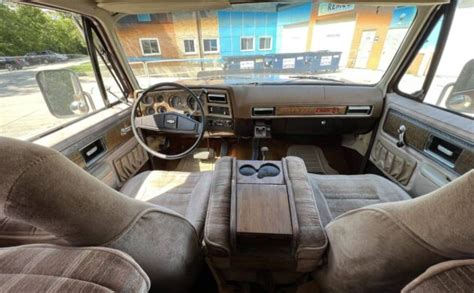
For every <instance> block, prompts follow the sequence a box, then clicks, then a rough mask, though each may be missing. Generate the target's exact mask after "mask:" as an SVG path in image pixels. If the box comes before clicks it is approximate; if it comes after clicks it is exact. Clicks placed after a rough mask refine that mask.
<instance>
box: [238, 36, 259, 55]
mask: <svg viewBox="0 0 474 293" xmlns="http://www.w3.org/2000/svg"><path fill="white" fill-rule="evenodd" d="M244 39H247V40H252V49H242V40H244ZM240 51H241V52H253V51H255V37H254V36H241V37H240Z"/></svg>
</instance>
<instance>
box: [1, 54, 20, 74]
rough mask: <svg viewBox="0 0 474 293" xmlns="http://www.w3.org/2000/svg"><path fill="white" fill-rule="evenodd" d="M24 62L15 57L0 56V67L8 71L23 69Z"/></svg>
mask: <svg viewBox="0 0 474 293" xmlns="http://www.w3.org/2000/svg"><path fill="white" fill-rule="evenodd" d="M23 65H24V62H23V60H21V59H20V58H17V57H0V69H7V70H8V71H13V70H20V69H23Z"/></svg>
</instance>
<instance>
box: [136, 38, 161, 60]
mask: <svg viewBox="0 0 474 293" xmlns="http://www.w3.org/2000/svg"><path fill="white" fill-rule="evenodd" d="M140 48H141V49H142V55H143V56H151V55H160V54H161V50H160V42H159V41H158V39H153V38H142V39H140Z"/></svg>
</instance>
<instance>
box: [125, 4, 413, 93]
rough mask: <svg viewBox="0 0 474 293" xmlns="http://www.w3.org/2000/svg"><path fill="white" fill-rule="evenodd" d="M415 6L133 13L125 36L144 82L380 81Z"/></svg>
mask: <svg viewBox="0 0 474 293" xmlns="http://www.w3.org/2000/svg"><path fill="white" fill-rule="evenodd" d="M415 15H416V7H414V6H375V5H374V6H368V5H358V4H350V5H349V4H345V5H342V4H332V3H313V2H298V3H297V4H288V3H286V4H285V3H275V2H271V3H268V2H267V3H251V4H234V5H232V6H231V7H228V8H225V9H216V10H203V11H195V12H173V13H158V14H138V15H126V16H124V17H123V18H121V19H120V20H119V21H118V23H117V34H118V36H119V39H120V41H121V43H122V46H123V50H124V51H125V54H126V55H127V57H128V60H129V63H130V66H131V68H132V70H133V72H134V74H135V75H136V78H137V80H138V81H139V83H140V85H141V86H142V87H147V86H149V85H151V84H153V83H156V82H161V81H174V80H182V79H224V80H226V81H228V82H239V83H255V82H292V83H294V82H337V83H338V84H341V83H347V84H375V83H377V82H378V81H379V80H380V79H381V77H382V76H383V74H384V72H385V71H386V69H387V68H388V66H389V65H390V63H391V61H392V59H393V57H394V56H395V54H396V52H397V51H398V49H399V47H400V45H401V43H402V41H403V39H404V37H405V35H406V33H407V31H408V29H409V28H410V25H411V24H412V22H413V19H414V18H415Z"/></svg>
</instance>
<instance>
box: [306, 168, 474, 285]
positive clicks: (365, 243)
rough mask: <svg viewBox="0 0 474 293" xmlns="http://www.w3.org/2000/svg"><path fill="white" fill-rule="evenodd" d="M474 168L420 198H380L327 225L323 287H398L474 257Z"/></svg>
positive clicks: (319, 277) (321, 274)
mask: <svg viewBox="0 0 474 293" xmlns="http://www.w3.org/2000/svg"><path fill="white" fill-rule="evenodd" d="M473 191H474V171H470V172H468V173H466V174H465V175H463V176H462V177H460V178H458V179H456V180H455V181H453V182H451V183H449V184H448V185H446V186H444V187H442V188H440V189H438V190H436V191H434V192H432V193H429V194H427V195H424V196H421V197H418V198H416V199H411V200H406V201H400V202H392V203H385V204H377V205H372V206H368V207H364V208H361V209H357V210H354V211H351V212H348V213H346V214H343V215H342V216H340V217H338V218H337V219H336V220H335V221H333V222H331V223H330V224H329V225H327V226H326V229H327V235H328V238H329V251H328V255H327V264H326V265H325V267H324V268H323V269H321V270H319V271H317V272H316V273H315V274H314V277H315V278H316V279H317V280H318V282H319V284H320V285H321V287H322V289H323V291H325V292H343V291H351V292H352V291H355V292H358V291H359V292H399V291H400V290H401V289H402V288H403V286H404V285H406V284H407V283H408V282H410V281H411V280H413V279H414V278H415V277H416V276H418V275H419V274H421V273H422V272H423V271H424V270H426V269H427V268H428V267H430V266H432V265H434V264H436V263H439V262H443V261H446V260H450V259H462V258H473V257H474V225H472V217H473V215H474V192H473Z"/></svg>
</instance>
